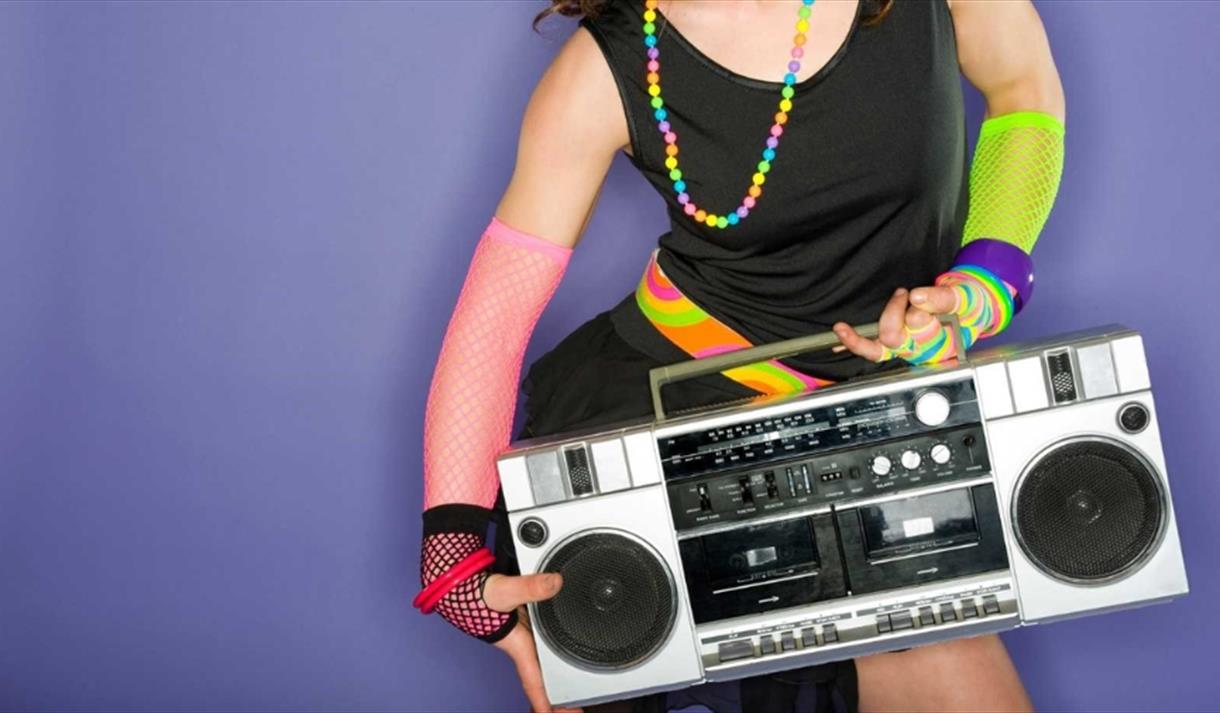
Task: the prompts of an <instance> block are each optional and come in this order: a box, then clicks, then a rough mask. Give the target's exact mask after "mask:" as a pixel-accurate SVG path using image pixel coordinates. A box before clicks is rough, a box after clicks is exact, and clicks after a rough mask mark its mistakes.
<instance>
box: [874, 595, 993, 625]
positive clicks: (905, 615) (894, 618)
mask: <svg viewBox="0 0 1220 713" xmlns="http://www.w3.org/2000/svg"><path fill="white" fill-rule="evenodd" d="M960 603H961V608H962V616H961V618H962V619H963V620H964V619H974V618H976V617H979V616H987V615H990V614H999V613H1000V601H999V600H998V599H996V597H995V595H994V594H988V595H986V596H984V597H983V601H982V606H981V607H980V606H979V605H978V602H977V601H976V600H975V599H974V597H968V598H966V599H963V600H961V602H960ZM939 609H940V612H939V615H940V623H942V624H945V623H948V622H951V621H957V619H958V616H957V609H956V608H955V607H954V606H953V602H942V603H941V605H940V607H939ZM918 617H919V625H920V626H921V627H923V626H933V625H935V624H936V623H937V612H935V611H934V610H933V609H932V607H920V608H919V611H918ZM914 628H915V619H914V618H913V617H912V616H911V612H910V611H897V612H894V613H892V614H878V615H877V633H878V634H888V633H890V632H891V631H903V630H906V629H914Z"/></svg>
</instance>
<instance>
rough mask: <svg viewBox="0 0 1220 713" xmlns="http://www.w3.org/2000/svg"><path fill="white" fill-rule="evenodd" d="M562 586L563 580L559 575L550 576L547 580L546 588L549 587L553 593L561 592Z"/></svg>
mask: <svg viewBox="0 0 1220 713" xmlns="http://www.w3.org/2000/svg"><path fill="white" fill-rule="evenodd" d="M561 584H563V580H562V579H560V578H559V575H557V574H552V575H549V576H548V577H547V578H546V587H547V589H549V590H551V591H552V592H557V591H559V586H560V585H561Z"/></svg>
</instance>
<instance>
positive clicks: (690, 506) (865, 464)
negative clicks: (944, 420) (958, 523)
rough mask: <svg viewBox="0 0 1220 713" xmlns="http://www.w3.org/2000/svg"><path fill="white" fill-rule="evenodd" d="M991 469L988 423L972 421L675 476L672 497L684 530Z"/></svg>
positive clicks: (676, 521)
mask: <svg viewBox="0 0 1220 713" xmlns="http://www.w3.org/2000/svg"><path fill="white" fill-rule="evenodd" d="M990 469H991V464H990V461H989V460H988V457H987V445H986V442H985V441H984V437H983V429H982V427H981V426H979V425H978V424H969V425H964V426H958V427H954V428H946V429H940V430H935V431H930V432H926V433H923V434H920V435H915V436H910V437H906V438H898V439H891V440H887V441H881V442H876V443H867V444H864V445H855V446H853V447H848V448H839V449H834V450H829V449H828V450H825V451H823V452H821V453H819V454H817V455H812V454H805V455H803V456H801V457H796V458H792V457H789V458H788V459H785V460H780V461H776V462H771V463H767V464H765V465H757V464H749V465H745V466H744V467H740V468H737V469H733V470H731V471H728V472H718V473H712V474H708V475H703V476H696V477H686V478H680V479H677V480H671V481H670V482H669V503H670V508H671V510H672V514H673V518H674V527H675V528H676V529H677V530H678V531H679V532H682V531H684V530H690V529H692V528H696V527H702V526H704V525H710V524H714V523H720V522H733V521H739V520H750V519H752V518H755V517H759V516H764V515H771V514H773V513H781V512H784V511H786V510H796V509H801V508H808V507H810V506H816V505H823V504H831V503H837V502H840V501H843V500H847V499H857V498H866V497H873V496H876V495H885V494H889V493H891V492H899V491H903V490H909V489H913V488H920V487H924V486H927V485H932V484H936V483H942V482H951V481H956V480H965V479H969V478H976V477H978V476H980V475H985V474H987V473H988V472H989V471H990Z"/></svg>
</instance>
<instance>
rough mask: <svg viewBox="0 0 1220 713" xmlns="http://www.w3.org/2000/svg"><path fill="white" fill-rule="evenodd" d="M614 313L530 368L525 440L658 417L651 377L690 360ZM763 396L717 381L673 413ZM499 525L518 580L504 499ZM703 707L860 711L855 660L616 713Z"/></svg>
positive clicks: (676, 400)
mask: <svg viewBox="0 0 1220 713" xmlns="http://www.w3.org/2000/svg"><path fill="white" fill-rule="evenodd" d="M629 299H630V297H629ZM613 311H614V310H607V311H606V312H602V313H601V314H599V315H597V316H596V317H593V318H592V319H590V320H589V321H587V322H585V323H584V324H582V325H581V326H579V327H577V328H576V329H575V330H574V331H573V332H572V333H570V334H569V335H568V336H567V337H565V338H564V339H563V340H562V341H561V342H560V343H559V344H558V345H556V346H555V348H554V349H552V350H550V351H549V352H547V353H546V354H544V355H542V356H541V357H539V358H538V359H537V360H535V361H534V362H533V363H532V364H531V365H530V367H529V370H528V372H527V374H526V377H525V379H524V380H523V382H522V384H521V393H522V394H523V395H524V397H525V399H526V403H525V406H526V408H525V415H526V418H525V423H524V425H523V427H522V429H521V431H520V432H519V433H518V434H517V438H518V440H520V439H524V438H533V437H539V436H548V435H553V434H559V433H564V432H569V431H576V430H582V429H595V428H598V427H601V426H606V425H609V424H615V423H618V422H622V421H627V420H632V419H638V418H642V417H648V416H650V415H651V414H652V396H651V392H650V391H649V381H648V372H649V370H651V369H653V368H655V367H658V366H664V365H665V364H668V363H673V362H676V361H681V359H682V356H685V355H684V354H682V353H681V352H677V354H679V355H681V356H678V357H677V358H674V359H671V360H669V361H662V360H660V359H658V357H657V356H655V355H651V354H646V353H644V352H643V351H641V350H640V349H637V348H636V347H633V346H632V345H631V344H629V343H628V342H627V341H626V340H625V339H624V338H623V337H622V336H621V335H620V333H619V332H618V330H616V328H615V325H614V320H612V319H611V313H612V312H613ZM674 349H677V348H676V347H674ZM687 358H689V357H687ZM756 395H757V393H756V392H754V391H753V390H751V389H749V388H747V387H745V386H742V385H740V384H738V383H737V382H735V381H733V380H732V379H729V378H728V377H725V376H723V375H721V374H711V375H709V376H705V377H698V378H694V379H690V380H688V381H682V382H678V383H676V384H673V385H671V386H667V387H666V389H665V407H666V409H667V411H680V410H684V409H691V408H700V407H708V406H714V405H721V404H724V403H728V402H734V401H741V400H742V399H748V398H750V397H753V396H756ZM495 523H496V533H497V537H496V564H495V567H494V568H495V570H496V571H499V572H503V573H506V574H517V573H518V572H519V570H518V569H517V564H516V556H515V552H513V545H512V538H511V537H508V536H507V535H508V532H509V530H508V527H507V524H506V523H507V519H506V516H505V514H504V503H503V498H501V499H500V500H499V501H498V502H497V504H496V512H495ZM696 703H697V704H701V705H704V706H707V707H708V708H711V709H712V710H715V711H724V710H747V711H794V710H797V706H798V705H799V706H800V710H816V711H818V713H827V712H828V711H855V710H856V708H857V695H856V670H855V665H854V664H853V662H851V661H850V660H849V661H844V662H840V663H834V664H825V665H821V666H812V667H808V668H804V669H798V670H793V671H787V672H783V673H780V674H772V675H766V676H758V677H754V678H748V679H743V680H741V681H739V682H730V683H724V684H705V685H702V686H696V687H694V688H690V689H686V690H685V691H675V692H672V693H669V694H664V693H661V694H654V695H650V696H644V697H642V698H637V699H633V700H631V701H623V702H621V703H619V704H616V705H614V707H613V710H628V711H666V710H670V709H673V708H679V707H685V706H688V705H691V704H696ZM598 709H599V706H592V707H588V708H586V709H585V710H587V711H590V712H591V713H593V712H595V711H597V710H598Z"/></svg>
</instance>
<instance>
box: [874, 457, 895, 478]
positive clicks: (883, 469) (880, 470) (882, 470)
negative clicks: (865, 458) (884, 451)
mask: <svg viewBox="0 0 1220 713" xmlns="http://www.w3.org/2000/svg"><path fill="white" fill-rule="evenodd" d="M893 467H894V464H893V463H891V462H890V459H889V458H886V457H885V456H875V457H874V458H873V465H872V468H873V472H874V473H876V474H877V475H889V473H890V469H891V468H893Z"/></svg>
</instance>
